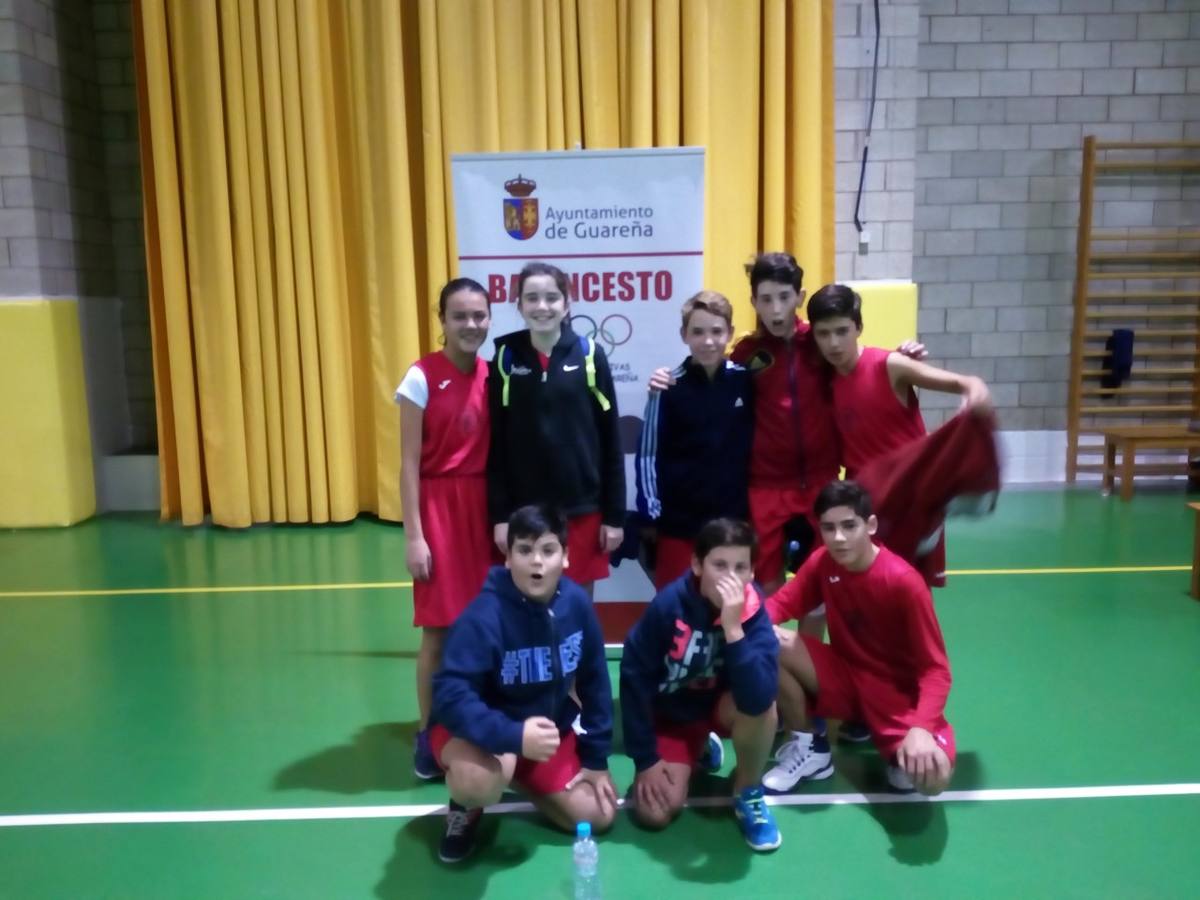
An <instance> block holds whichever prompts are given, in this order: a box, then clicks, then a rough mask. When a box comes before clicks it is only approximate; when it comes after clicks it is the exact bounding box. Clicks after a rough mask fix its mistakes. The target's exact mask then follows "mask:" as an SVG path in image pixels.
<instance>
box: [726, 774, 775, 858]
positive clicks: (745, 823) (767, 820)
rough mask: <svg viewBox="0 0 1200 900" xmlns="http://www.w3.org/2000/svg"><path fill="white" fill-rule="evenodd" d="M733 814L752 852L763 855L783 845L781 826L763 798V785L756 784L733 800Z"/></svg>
mask: <svg viewBox="0 0 1200 900" xmlns="http://www.w3.org/2000/svg"><path fill="white" fill-rule="evenodd" d="M733 814H734V815H735V816H737V820H738V825H739V826H740V827H741V829H742V836H743V837H744V838H745V839H746V843H747V844H749V845H750V849H751V850H757V851H759V852H760V853H763V852H765V851H767V850H775V849H777V848H778V847H779V845H780V844H782V843H783V836H782V835H780V833H779V826H778V825H776V824H775V817H774V816H773V815H771V809H770V807H768V806H767V801H766V799H765V798H764V797H763V789H762V785H760V784H756V785H754V786H753V787H748V788H746V789H745V790H743V791H742V792H741V793H740V794H738V796H736V797H734V798H733Z"/></svg>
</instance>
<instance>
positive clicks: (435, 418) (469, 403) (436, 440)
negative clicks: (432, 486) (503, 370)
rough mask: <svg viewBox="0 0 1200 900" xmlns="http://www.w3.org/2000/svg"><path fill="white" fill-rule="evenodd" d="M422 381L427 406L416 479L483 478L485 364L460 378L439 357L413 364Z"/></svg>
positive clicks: (478, 361) (486, 430)
mask: <svg viewBox="0 0 1200 900" xmlns="http://www.w3.org/2000/svg"><path fill="white" fill-rule="evenodd" d="M413 365H414V366H416V367H417V368H419V369H420V370H421V371H422V372H423V373H424V375H425V381H426V383H427V384H428V387H429V401H428V403H427V404H426V405H425V416H424V420H423V423H422V435H421V477H422V478H437V477H439V476H446V475H455V476H460V475H483V474H484V472H485V471H486V470H487V456H488V439H489V435H490V431H491V430H490V427H489V418H488V402H487V375H488V365H487V362H486V361H485V360H482V359H478V358H477V359H476V360H475V369H474V371H472V372H463V371H461V370H460V369H459V368H458V367H457V366H455V365H454V363H452V362H450V360H449V359H448V358H447V357H446V354H444V353H442V352H440V351H439V352H437V353H430V354H429V355H428V356H425V357H422V358H421V359H419V360H417V362H415V363H413Z"/></svg>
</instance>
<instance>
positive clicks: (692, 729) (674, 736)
mask: <svg viewBox="0 0 1200 900" xmlns="http://www.w3.org/2000/svg"><path fill="white" fill-rule="evenodd" d="M719 705H720V701H718V702H717V703H716V704H714V705H713V709H712V715H711V716H710V717H709V718H707V719H696V720H695V721H694V722H670V721H668V720H666V719H658V720H657V721H655V723H654V738H655V743H656V745H657V749H658V756H659V758H660V759H662V760H665V761H666V762H669V763H682V764H683V765H685V766H691V767H692V768H693V769H694V768H696V763H698V762H699V761H700V757H701V755H703V753H704V748H705V746H706V745H707V744H708V733H709V732H710V731H715V732H716V733H717V734H719V735H720V736H721V737H729V729H728V728H725V727H724V726H722V725H721V723H720V722H719V721H718V720H717V706H719Z"/></svg>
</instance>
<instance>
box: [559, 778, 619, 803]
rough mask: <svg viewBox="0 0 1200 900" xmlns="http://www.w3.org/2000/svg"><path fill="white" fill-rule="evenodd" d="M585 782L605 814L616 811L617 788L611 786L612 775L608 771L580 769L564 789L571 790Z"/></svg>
mask: <svg viewBox="0 0 1200 900" xmlns="http://www.w3.org/2000/svg"><path fill="white" fill-rule="evenodd" d="M584 781H586V782H587V783H588V784H590V785H591V786H592V788H593V790H595V792H596V799H597V800H599V801H600V808H601V810H603V811H604V812H605V813H608V812H612V813H616V811H617V788H616V785H614V784H613V780H612V775H611V774H610V773H609V771H608V769H580V770H579V773H578V774H577V775H576V776H575V777H574V778H572V779H571V780H570V782H569V783H568V784H567V787H566V789H567V790H568V791H569V790H571V788H573V787H575V785H577V784H579V783H580V782H584Z"/></svg>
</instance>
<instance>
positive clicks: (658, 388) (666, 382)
mask: <svg viewBox="0 0 1200 900" xmlns="http://www.w3.org/2000/svg"><path fill="white" fill-rule="evenodd" d="M674 383H675V376H674V375H672V374H671V370H670V369H668V368H666V367H665V366H663V367H661V368H658V369H655V370H654V371H653V372H651V373H650V381H649V382H648V384H649V386H650V393H652V394H659V393H662V392H663V391H665V390H667V388H669V387H671V385H673V384H674Z"/></svg>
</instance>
